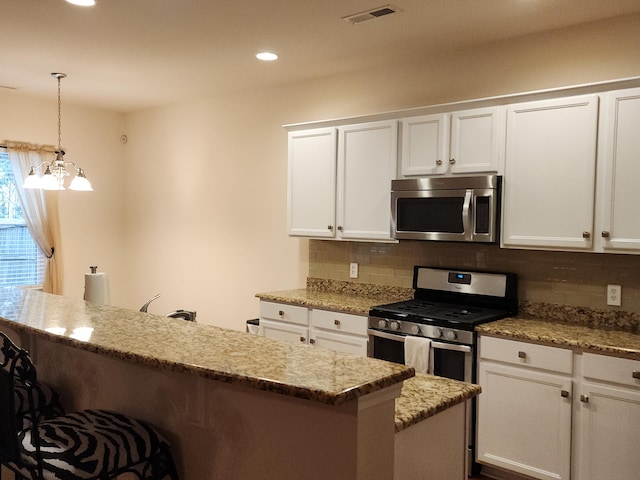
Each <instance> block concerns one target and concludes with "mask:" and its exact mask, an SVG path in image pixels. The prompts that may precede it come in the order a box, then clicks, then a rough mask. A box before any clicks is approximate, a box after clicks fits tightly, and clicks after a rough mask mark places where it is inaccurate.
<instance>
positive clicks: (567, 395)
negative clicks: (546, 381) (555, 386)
mask: <svg viewBox="0 0 640 480" xmlns="http://www.w3.org/2000/svg"><path fill="white" fill-rule="evenodd" d="M560 396H561V397H562V398H569V392H568V391H567V390H560Z"/></svg>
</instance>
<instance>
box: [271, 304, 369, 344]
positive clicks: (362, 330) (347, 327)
mask: <svg viewBox="0 0 640 480" xmlns="http://www.w3.org/2000/svg"><path fill="white" fill-rule="evenodd" d="M367 322H368V318H367V317H366V316H362V315H353V314H348V313H339V312H333V311H330V310H319V309H315V308H313V309H308V308H306V307H300V306H296V305H288V304H282V303H277V302H268V301H261V302H260V335H263V336H265V337H268V338H273V339H275V340H281V341H284V342H289V343H294V344H300V343H303V344H306V343H309V344H311V345H314V346H317V347H321V348H327V349H330V350H335V351H338V352H345V353H350V354H353V355H360V356H363V357H366V356H367V345H368V335H367Z"/></svg>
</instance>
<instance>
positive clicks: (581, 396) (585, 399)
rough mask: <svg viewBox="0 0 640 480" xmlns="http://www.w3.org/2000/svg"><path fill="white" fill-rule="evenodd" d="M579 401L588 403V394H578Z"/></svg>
mask: <svg viewBox="0 0 640 480" xmlns="http://www.w3.org/2000/svg"><path fill="white" fill-rule="evenodd" d="M580 401H581V402H582V403H589V396H588V395H580Z"/></svg>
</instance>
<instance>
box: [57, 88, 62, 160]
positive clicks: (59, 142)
mask: <svg viewBox="0 0 640 480" xmlns="http://www.w3.org/2000/svg"><path fill="white" fill-rule="evenodd" d="M61 110H62V101H61V94H60V77H59V76H58V150H60V151H62V128H61V124H62V116H61V114H60V112H61Z"/></svg>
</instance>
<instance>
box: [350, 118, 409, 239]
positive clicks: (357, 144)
mask: <svg viewBox="0 0 640 480" xmlns="http://www.w3.org/2000/svg"><path fill="white" fill-rule="evenodd" d="M397 158H398V122H397V121H396V120H388V121H382V122H371V123H361V124H357V125H348V126H344V127H339V128H338V174H337V185H338V199H337V201H338V213H337V224H338V226H337V230H338V233H337V235H338V238H341V239H345V240H391V207H390V205H391V180H392V179H394V178H395V173H396V166H397Z"/></svg>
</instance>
